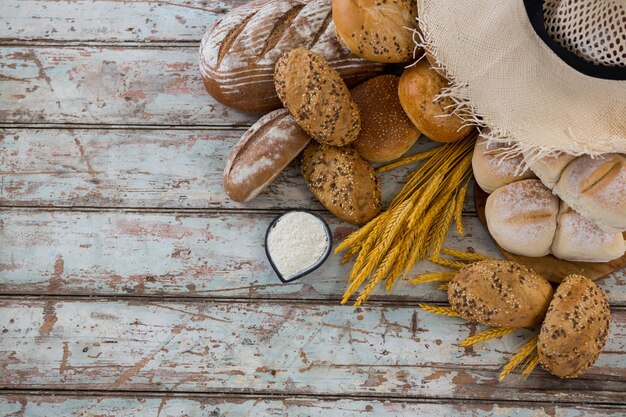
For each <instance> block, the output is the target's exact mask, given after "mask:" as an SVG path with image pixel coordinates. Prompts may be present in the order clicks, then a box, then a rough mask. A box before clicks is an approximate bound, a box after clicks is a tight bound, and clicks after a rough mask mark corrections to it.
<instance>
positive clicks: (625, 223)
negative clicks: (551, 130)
mask: <svg viewBox="0 0 626 417" xmlns="http://www.w3.org/2000/svg"><path fill="white" fill-rule="evenodd" d="M554 192H555V193H556V195H558V196H559V197H560V198H561V200H563V201H565V202H566V203H567V204H568V205H569V206H570V207H572V208H573V209H574V210H575V211H577V212H578V213H580V214H582V215H583V216H584V217H586V218H588V219H590V220H591V221H593V222H595V223H596V224H598V225H599V226H600V227H602V228H605V229H608V230H616V231H624V230H626V157H625V156H624V155H621V154H605V155H603V156H601V157H597V158H591V157H590V156H587V155H585V156H580V157H578V158H576V159H575V160H574V161H572V162H570V164H569V165H567V167H566V168H565V170H564V171H563V174H561V178H560V179H559V182H557V184H556V187H554Z"/></svg>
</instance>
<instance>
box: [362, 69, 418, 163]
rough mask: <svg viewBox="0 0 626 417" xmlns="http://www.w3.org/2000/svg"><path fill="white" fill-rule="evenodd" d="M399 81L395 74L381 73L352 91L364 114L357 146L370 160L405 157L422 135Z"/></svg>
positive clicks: (383, 160)
mask: <svg viewBox="0 0 626 417" xmlns="http://www.w3.org/2000/svg"><path fill="white" fill-rule="evenodd" d="M398 81H399V80H398V77H396V76H395V75H380V76H378V77H375V78H372V79H370V80H368V81H365V82H364V83H363V84H360V85H358V86H356V87H354V88H353V89H352V91H351V93H352V99H353V100H354V102H355V103H356V104H357V106H358V107H359V113H360V114H361V131H360V132H359V135H358V136H357V139H356V140H355V141H354V142H353V146H354V148H355V149H356V150H357V151H358V152H359V154H360V155H361V156H362V157H363V158H365V159H366V160H368V161H370V162H387V161H391V160H393V159H396V158H399V157H401V156H402V155H404V153H405V152H406V151H408V150H409V149H410V148H411V146H413V144H414V143H415V141H416V140H417V138H418V137H419V135H420V132H419V131H418V130H417V128H416V127H415V126H414V125H413V123H411V120H409V118H408V117H407V116H406V113H404V110H403V109H402V106H401V105H400V99H399V98H398Z"/></svg>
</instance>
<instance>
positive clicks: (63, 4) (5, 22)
mask: <svg viewBox="0 0 626 417" xmlns="http://www.w3.org/2000/svg"><path fill="white" fill-rule="evenodd" d="M246 2H247V1H246V0H221V1H216V0H169V1H160V0H140V1H137V0H135V1H123V2H122V1H117V0H99V1H96V2H94V1H85V0H72V1H66V0H4V1H3V2H2V15H1V16H0V42H8V41H14V40H20V41H29V40H50V41H83V42H90V41H99V42H129V41H131V42H155V41H156V42H159V41H161V42H163V41H199V40H200V38H201V37H202V34H203V33H204V31H205V30H206V29H207V28H209V27H210V26H211V25H212V24H213V22H215V20H216V19H219V18H220V17H221V16H223V15H224V14H225V13H227V12H228V10H230V9H231V8H233V7H236V6H237V5H240V4H243V3H246Z"/></svg>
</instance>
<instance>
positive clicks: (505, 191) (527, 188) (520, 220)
mask: <svg viewBox="0 0 626 417" xmlns="http://www.w3.org/2000/svg"><path fill="white" fill-rule="evenodd" d="M558 213H559V199H558V198H557V197H556V196H555V195H554V194H552V192H550V190H548V189H547V188H546V187H545V186H544V185H543V184H542V183H541V181H539V180H537V179H530V180H522V181H517V182H514V183H512V184H509V185H506V186H504V187H501V188H498V189H497V190H496V191H494V192H493V193H492V194H491V195H490V196H489V198H487V204H486V205H485V217H486V218H487V227H488V228H489V232H490V233H491V236H492V237H493V238H494V239H495V241H496V242H497V243H498V245H500V246H501V247H502V248H504V249H505V250H507V251H509V252H512V253H516V254H518V255H523V256H530V257H535V258H536V257H540V256H545V255H547V254H549V253H550V247H551V246H552V240H553V238H554V233H555V231H556V216H557V214H558Z"/></svg>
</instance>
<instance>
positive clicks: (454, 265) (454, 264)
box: [430, 257, 467, 271]
mask: <svg viewBox="0 0 626 417" xmlns="http://www.w3.org/2000/svg"><path fill="white" fill-rule="evenodd" d="M430 261H431V262H432V263H434V264H437V265H441V266H445V267H446V268H450V269H455V270H457V271H458V270H459V269H461V268H463V267H466V266H467V263H465V262H459V261H453V260H450V259H446V258H438V257H432V258H430Z"/></svg>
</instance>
